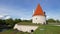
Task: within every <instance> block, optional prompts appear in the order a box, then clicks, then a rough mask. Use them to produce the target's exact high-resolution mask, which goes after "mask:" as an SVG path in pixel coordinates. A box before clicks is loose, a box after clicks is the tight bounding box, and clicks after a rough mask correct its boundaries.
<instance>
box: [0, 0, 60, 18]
mask: <svg viewBox="0 0 60 34" xmlns="http://www.w3.org/2000/svg"><path fill="white" fill-rule="evenodd" d="M38 3H40V5H41V7H42V9H43V11H45V12H46V15H47V18H54V19H60V0H0V15H9V16H10V17H12V18H21V19H23V18H24V19H31V18H32V14H33V9H35V8H36V6H37V5H38Z"/></svg>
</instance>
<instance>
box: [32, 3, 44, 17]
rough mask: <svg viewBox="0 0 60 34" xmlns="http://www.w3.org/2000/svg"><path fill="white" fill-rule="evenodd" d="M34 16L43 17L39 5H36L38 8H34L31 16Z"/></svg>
mask: <svg viewBox="0 0 60 34" xmlns="http://www.w3.org/2000/svg"><path fill="white" fill-rule="evenodd" d="M36 15H41V16H44V12H43V10H42V8H41V6H40V4H38V6H37V8H36V10H35V12H34V14H33V16H36Z"/></svg>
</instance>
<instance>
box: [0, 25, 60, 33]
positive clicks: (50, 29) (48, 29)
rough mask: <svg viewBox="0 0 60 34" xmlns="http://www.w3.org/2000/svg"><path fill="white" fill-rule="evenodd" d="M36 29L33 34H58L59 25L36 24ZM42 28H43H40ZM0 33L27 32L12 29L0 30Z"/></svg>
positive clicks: (59, 31) (59, 30)
mask: <svg viewBox="0 0 60 34" xmlns="http://www.w3.org/2000/svg"><path fill="white" fill-rule="evenodd" d="M38 26H39V27H38V29H36V30H35V31H34V32H33V34H60V26H53V25H38ZM40 29H44V30H40ZM0 34H29V33H27V32H19V31H17V32H16V31H14V30H12V29H11V30H7V31H4V32H0Z"/></svg>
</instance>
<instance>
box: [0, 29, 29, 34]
mask: <svg viewBox="0 0 60 34" xmlns="http://www.w3.org/2000/svg"><path fill="white" fill-rule="evenodd" d="M0 34H29V33H27V32H20V31H14V30H12V29H10V30H7V31H4V32H0Z"/></svg>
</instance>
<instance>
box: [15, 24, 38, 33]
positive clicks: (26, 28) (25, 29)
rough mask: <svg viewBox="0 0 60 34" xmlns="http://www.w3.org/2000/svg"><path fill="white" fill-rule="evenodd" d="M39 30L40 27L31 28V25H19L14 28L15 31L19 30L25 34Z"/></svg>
mask: <svg viewBox="0 0 60 34" xmlns="http://www.w3.org/2000/svg"><path fill="white" fill-rule="evenodd" d="M37 28H38V26H29V25H18V24H16V25H15V26H14V29H17V30H19V31H23V32H31V30H34V31H35V30H36V29H37Z"/></svg>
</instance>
